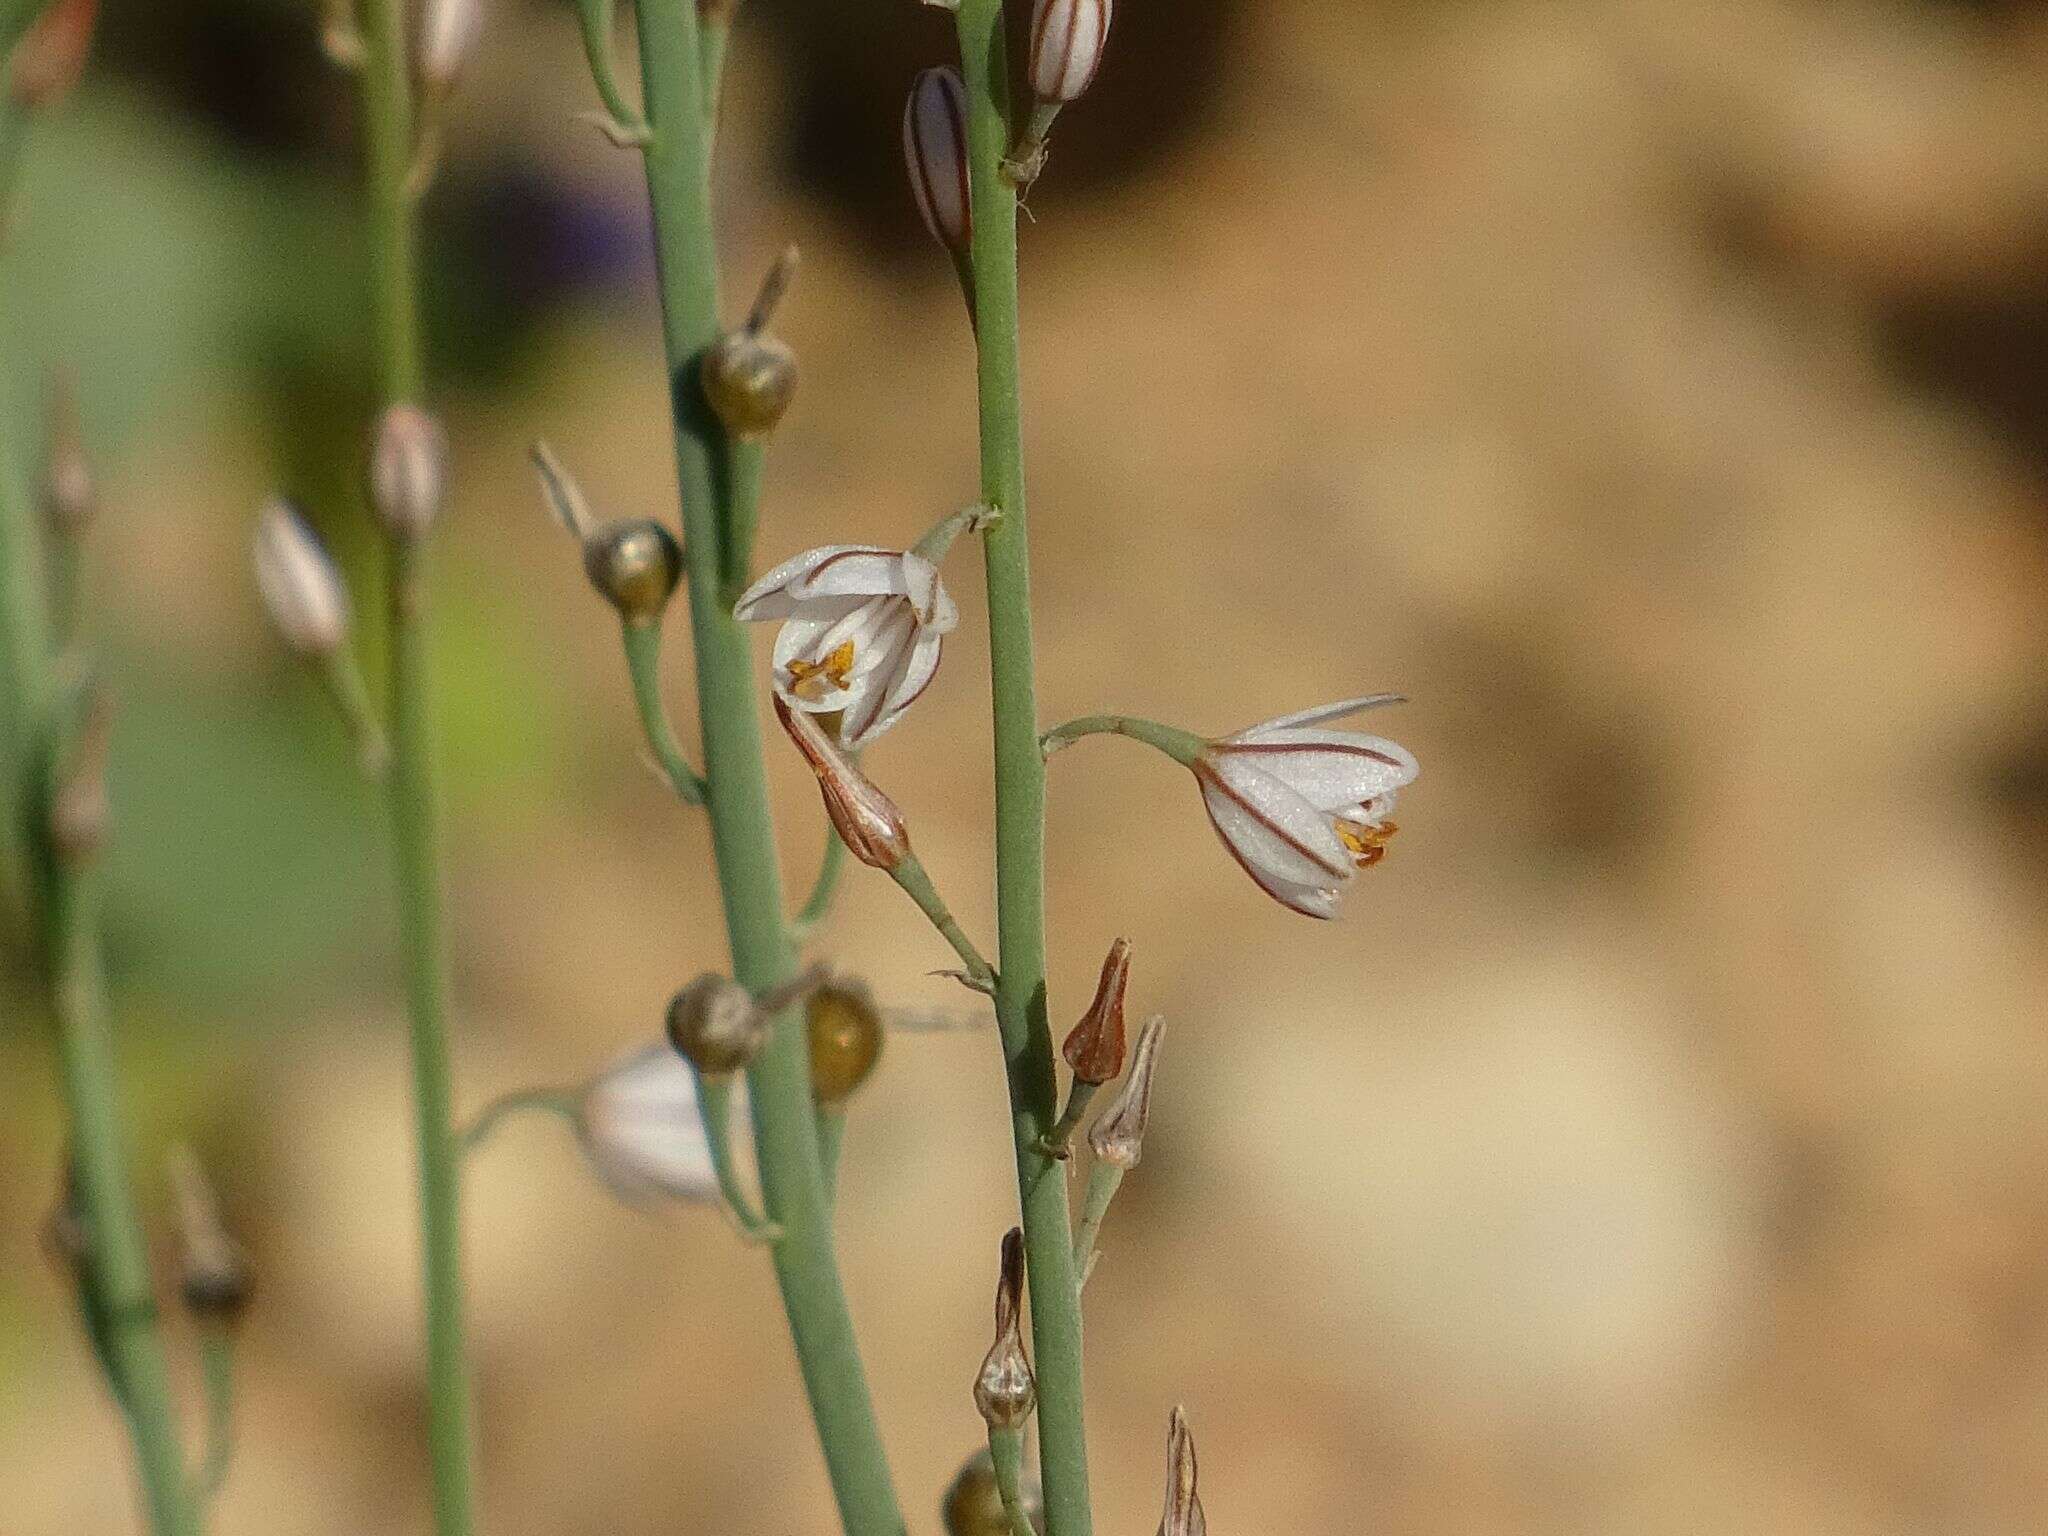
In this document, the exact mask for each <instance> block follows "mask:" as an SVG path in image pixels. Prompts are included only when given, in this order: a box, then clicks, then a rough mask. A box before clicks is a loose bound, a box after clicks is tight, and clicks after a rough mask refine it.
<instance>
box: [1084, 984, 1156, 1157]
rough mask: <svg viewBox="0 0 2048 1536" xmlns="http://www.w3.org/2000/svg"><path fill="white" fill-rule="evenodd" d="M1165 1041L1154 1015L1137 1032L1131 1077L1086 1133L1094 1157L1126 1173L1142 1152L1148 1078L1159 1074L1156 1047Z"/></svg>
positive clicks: (1149, 1093)
mask: <svg viewBox="0 0 2048 1536" xmlns="http://www.w3.org/2000/svg"><path fill="white" fill-rule="evenodd" d="M1165 1038H1166V1020H1165V1019H1164V1018H1161V1017H1160V1016H1158V1015H1157V1014H1155V1015H1154V1016H1153V1017H1152V1019H1151V1021H1150V1022H1149V1023H1147V1024H1146V1026H1145V1027H1144V1028H1143V1029H1141V1030H1139V1031H1138V1049H1137V1053H1136V1059H1135V1060H1134V1061H1133V1062H1132V1063H1131V1075H1130V1076H1129V1077H1127V1078H1125V1079H1124V1085H1123V1088H1122V1089H1121V1090H1120V1091H1119V1092H1118V1093H1117V1096H1116V1098H1115V1099H1114V1100H1113V1101H1112V1102H1111V1103H1110V1106H1109V1108H1107V1109H1105V1110H1104V1111H1103V1112H1102V1113H1101V1114H1100V1115H1098V1116H1097V1117H1096V1120H1095V1124H1094V1125H1093V1126H1092V1127H1090V1128H1089V1131H1088V1145H1089V1146H1091V1147H1093V1148H1094V1149H1095V1155H1096V1156H1097V1157H1099V1158H1100V1159H1102V1161H1103V1162H1105V1163H1112V1164H1114V1165H1115V1166H1117V1167H1118V1168H1122V1169H1124V1170H1125V1171H1126V1172H1128V1171H1129V1170H1131V1169H1133V1168H1135V1167H1137V1166H1138V1158H1139V1157H1140V1156H1141V1155H1142V1154H1143V1152H1144V1149H1145V1124H1146V1122H1147V1121H1148V1120H1150V1119H1151V1118H1152V1076H1153V1074H1154V1073H1155V1072H1157V1071H1158V1070H1159V1043H1160V1041H1162V1040H1163V1039H1165Z"/></svg>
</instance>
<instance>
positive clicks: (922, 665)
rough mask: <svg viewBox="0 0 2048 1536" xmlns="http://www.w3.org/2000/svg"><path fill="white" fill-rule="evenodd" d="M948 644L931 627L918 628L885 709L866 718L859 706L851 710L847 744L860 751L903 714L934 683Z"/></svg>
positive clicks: (894, 679)
mask: <svg viewBox="0 0 2048 1536" xmlns="http://www.w3.org/2000/svg"><path fill="white" fill-rule="evenodd" d="M944 645H945V639H944V637H943V636H941V635H938V634H935V633H933V632H932V631H931V630H929V629H924V630H920V631H918V634H917V640H916V643H915V644H913V645H911V646H910V647H908V648H907V650H906V652H905V654H904V657H903V663H902V665H901V667H900V668H898V670H897V672H896V674H895V676H894V677H893V678H892V680H891V681H890V684H889V689H888V692H887V694H886V695H885V696H884V698H883V700H882V704H881V709H880V711H879V713H877V714H876V715H875V716H874V718H873V719H872V721H865V720H864V719H863V714H862V712H861V711H859V710H855V709H852V708H849V709H848V710H847V712H846V722H845V725H844V727H843V729H844V731H845V735H844V737H843V740H844V742H845V745H846V746H847V747H849V748H851V749H853V750H855V751H858V750H859V749H860V748H862V747H864V746H866V745H867V744H868V743H869V742H871V741H873V740H874V739H875V738H876V737H877V736H880V735H881V734H882V733H883V732H884V731H886V730H888V729H889V728H890V727H891V726H893V725H894V724H895V723H896V722H897V721H898V720H901V719H902V718H903V713H904V711H905V710H907V709H909V708H910V706H911V705H913V704H915V703H916V702H917V701H918V698H919V697H920V696H921V695H922V694H923V693H924V691H925V689H927V688H929V687H930V686H931V681H932V677H933V676H934V674H936V673H937V672H938V670H939V653H940V651H941V649H942V648H943V647H944Z"/></svg>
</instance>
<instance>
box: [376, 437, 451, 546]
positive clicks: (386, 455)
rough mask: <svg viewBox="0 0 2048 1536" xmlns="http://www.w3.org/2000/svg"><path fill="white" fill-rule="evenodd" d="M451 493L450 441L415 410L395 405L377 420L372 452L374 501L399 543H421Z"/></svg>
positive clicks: (385, 524) (379, 517)
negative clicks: (449, 489)
mask: <svg viewBox="0 0 2048 1536" xmlns="http://www.w3.org/2000/svg"><path fill="white" fill-rule="evenodd" d="M447 491H448V436H447V434H446V433H445V432H443V431H442V430H441V424H440V423H439V422H438V421H436V420H434V418H433V417H432V416H430V415H428V414H427V413H426V412H425V411H423V410H421V409H420V408H419V407H418V406H416V405H394V406H392V407H391V409H390V410H388V411H386V412H385V413H384V414H383V415H382V416H381V417H379V418H378V420H377V436H376V440H375V441H374V442H373V443H372V444H371V447H370V501H371V504H372V505H373V506H374V507H375V508H376V509H377V517H378V520H379V521H381V522H382V523H383V524H384V528H385V531H386V532H388V533H389V534H390V535H391V536H392V537H393V538H396V539H407V540H412V539H418V538H421V537H423V536H424V535H425V534H426V531H427V530H428V529H429V528H431V527H433V525H434V519H435V518H437V517H438V516H440V513H441V501H442V498H443V497H444V496H445V495H446V494H447Z"/></svg>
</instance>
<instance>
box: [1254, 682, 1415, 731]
mask: <svg viewBox="0 0 2048 1536" xmlns="http://www.w3.org/2000/svg"><path fill="white" fill-rule="evenodd" d="M1407 702H1408V700H1407V697H1406V696H1405V695H1403V694H1398V693H1362V694H1360V695H1359V696H1358V697H1357V698H1355V699H1340V700H1338V701H1337V702H1336V703H1335V704H1318V705H1317V706H1316V707H1315V708H1314V709H1304V710H1300V711H1297V712H1296V713H1294V714H1291V715H1281V716H1280V717H1279V718H1278V719H1274V720H1261V721H1260V722H1259V723H1258V724H1257V725H1248V726H1246V727H1245V728H1244V729H1243V730H1241V731H1239V732H1238V733H1237V734H1236V735H1235V736H1229V737H1226V738H1224V739H1225V740H1227V741H1244V740H1247V739H1250V738H1253V737H1258V736H1263V735H1265V733H1266V732H1268V731H1286V730H1293V729H1295V728H1296V727H1299V726H1305V725H1321V724H1324V723H1325V722H1327V721H1331V720H1342V719H1343V718H1344V717H1345V716H1347V715H1357V714H1363V713H1364V712H1365V711H1366V710H1368V709H1383V708H1385V707H1386V706H1387V705H1389V704H1406V703H1407Z"/></svg>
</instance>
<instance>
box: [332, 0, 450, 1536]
mask: <svg viewBox="0 0 2048 1536" xmlns="http://www.w3.org/2000/svg"><path fill="white" fill-rule="evenodd" d="M359 15H360V18H361V25H362V37H363V65H362V79H363V116H364V138H365V144H366V150H367V166H366V180H367V184H368V197H369V205H370V207H369V215H370V217H369V224H370V299H371V311H372V335H373V338H374V340H375V343H376V359H377V382H378V397H379V399H380V401H381V402H382V403H383V404H384V405H385V406H387V407H388V406H392V405H397V404H401V403H409V402H416V401H417V400H418V399H419V398H420V395H421V391H422V385H423V383H424V378H423V372H422V363H421V358H420V336H419V300H418V285H417V273H416V264H415V263H416V258H415V254H414V232H413V198H412V191H411V188H410V186H409V185H408V183H409V180H410V176H411V171H412V160H413V153H414V150H415V148H416V145H415V143H414V135H413V103H412V83H411V78H410V72H409V68H408V65H407V60H406V41H405V40H406V29H405V17H406V7H405V4H404V0H363V3H362V4H361V6H360V7H359ZM424 563H425V562H424V553H423V551H422V550H421V549H420V548H419V546H418V544H417V543H416V542H414V541H412V540H408V539H404V538H400V537H395V536H394V537H391V538H389V539H388V540H387V566H388V573H387V578H386V579H387V582H388V590H387V593H386V598H387V607H386V624H387V628H388V636H387V639H388V653H387V654H388V659H389V665H390V707H391V754H392V756H391V770H390V777H389V790H390V796H391V824H392V834H393V842H394V844H395V852H396V862H397V879H398V905H399V926H400V930H401V939H402V944H403V949H404V966H405V990H406V1003H407V1013H408V1015H409V1017H410V1020H411V1026H412V1079H413V1112H414V1136H415V1140H416V1142H417V1146H418V1158H419V1202H420V1233H421V1248H422V1267H423V1273H424V1277H425V1311H426V1343H427V1443H428V1453H429V1457H430V1459H431V1462H432V1468H433V1480H434V1524H435V1529H436V1530H437V1531H438V1532H439V1536H468V1533H469V1532H470V1530H471V1528H472V1526H473V1522H474V1514H473V1505H474V1501H475V1491H474V1470H473V1467H474V1456H475V1453H474V1448H473V1446H472V1443H471V1439H470V1426H469V1380H468V1375H469V1372H468V1362H467V1358H466V1356H467V1350H466V1348H465V1345H464V1341H463V1319H462V1313H463V1297H462V1228H461V1153H460V1149H459V1148H458V1146H457V1144H456V1140H455V1133H454V1128H453V1124H452V1111H453V1094H452V1091H451V1089H450V1085H449V1067H448V1023H447V1017H446V1013H447V993H448V978H447V953H446V945H447V940H446V933H445V929H444V926H443V917H442V910H441V902H442V892H441V846H440V844H441V833H440V801H439V786H438V783H437V776H436V766H435V762H434V709H433V699H432V691H431V685H430V679H429V678H428V675H427V613H426V608H427V583H426V571H425V569H424Z"/></svg>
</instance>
